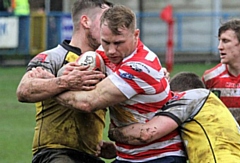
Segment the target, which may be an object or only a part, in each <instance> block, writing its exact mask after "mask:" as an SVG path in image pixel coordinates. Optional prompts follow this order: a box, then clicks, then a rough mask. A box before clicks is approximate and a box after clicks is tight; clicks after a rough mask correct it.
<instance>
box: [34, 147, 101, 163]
mask: <svg viewBox="0 0 240 163" xmlns="http://www.w3.org/2000/svg"><path fill="white" fill-rule="evenodd" d="M32 163H104V161H103V160H101V159H99V158H98V157H95V156H93V155H90V154H87V153H84V152H79V151H76V150H71V149H42V150H40V151H38V152H37V153H36V154H35V155H34V156H33V160H32Z"/></svg>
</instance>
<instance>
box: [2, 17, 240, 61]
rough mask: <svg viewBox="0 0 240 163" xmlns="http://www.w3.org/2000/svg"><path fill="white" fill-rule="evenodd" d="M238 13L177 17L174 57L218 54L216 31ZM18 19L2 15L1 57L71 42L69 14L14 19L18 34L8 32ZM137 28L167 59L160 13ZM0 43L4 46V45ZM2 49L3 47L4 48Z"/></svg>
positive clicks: (175, 19) (39, 50)
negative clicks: (14, 37)
mask: <svg viewBox="0 0 240 163" xmlns="http://www.w3.org/2000/svg"><path fill="white" fill-rule="evenodd" d="M239 16H240V12H239V13H221V14H218V15H216V14H214V13H206V12H199V13H174V22H175V24H174V53H175V54H176V55H182V54H191V55H194V54H207V55H212V54H214V53H216V51H217V47H216V46H217V44H216V42H217V40H218V38H217V30H218V25H219V24H220V22H221V21H224V20H227V19H229V18H233V17H239ZM12 17H15V16H13V15H10V14H8V13H4V12H0V56H1V55H35V54H37V53H39V52H41V51H43V50H46V49H49V48H52V47H54V46H56V45H57V44H58V43H60V42H62V40H64V39H70V38H71V34H72V24H71V23H72V22H71V16H70V14H69V13H59V12H52V13H49V14H48V15H45V14H31V15H30V16H20V17H15V18H16V19H17V20H18V21H16V23H18V29H17V30H18V31H11V28H8V26H9V21H6V19H8V18H12ZM137 18H138V27H139V28H140V30H141V35H140V36H141V39H142V41H143V42H144V43H145V44H146V45H147V46H148V47H149V48H150V49H152V50H153V51H154V52H156V53H157V54H159V55H160V56H161V55H164V54H165V50H166V40H167V37H168V36H167V30H168V29H167V25H166V24H165V22H163V21H162V20H160V18H159V13H146V12H145V13H138V14H137ZM13 32H15V33H17V35H18V36H17V45H15V46H12V47H11V46H10V47H8V46H6V43H7V42H11V41H13V38H11V34H12V33H13ZM1 42H2V43H3V42H4V43H5V44H4V45H2V44H1ZM1 45H2V46H1Z"/></svg>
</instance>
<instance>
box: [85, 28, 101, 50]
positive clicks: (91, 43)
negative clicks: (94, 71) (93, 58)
mask: <svg viewBox="0 0 240 163" xmlns="http://www.w3.org/2000/svg"><path fill="white" fill-rule="evenodd" d="M87 39H88V44H89V46H90V47H91V48H92V49H93V50H94V51H95V50H97V48H98V47H99V46H100V43H99V41H98V40H97V39H96V38H94V37H93V35H92V33H91V32H89V33H88V35H87Z"/></svg>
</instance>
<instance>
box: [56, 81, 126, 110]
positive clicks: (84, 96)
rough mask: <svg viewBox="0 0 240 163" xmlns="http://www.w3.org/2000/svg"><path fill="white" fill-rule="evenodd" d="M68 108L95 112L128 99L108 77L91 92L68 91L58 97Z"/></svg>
mask: <svg viewBox="0 0 240 163" xmlns="http://www.w3.org/2000/svg"><path fill="white" fill-rule="evenodd" d="M56 99H57V100H58V102H59V103H60V104H62V105H64V106H66V107H68V108H73V109H79V110H82V111H84V112H93V111H96V110H99V109H103V108H106V107H108V106H112V105H115V104H118V103H120V102H123V101H126V100H127V97H126V96H125V95H124V94H123V93H122V92H121V91H120V90H119V89H118V88H117V87H116V86H115V85H114V84H113V83H112V81H111V80H110V79H109V78H108V77H107V78H105V79H103V80H102V81H101V82H99V83H98V84H97V85H96V88H95V89H94V90H91V91H67V92H64V93H62V94H60V95H58V96H57V97H56Z"/></svg>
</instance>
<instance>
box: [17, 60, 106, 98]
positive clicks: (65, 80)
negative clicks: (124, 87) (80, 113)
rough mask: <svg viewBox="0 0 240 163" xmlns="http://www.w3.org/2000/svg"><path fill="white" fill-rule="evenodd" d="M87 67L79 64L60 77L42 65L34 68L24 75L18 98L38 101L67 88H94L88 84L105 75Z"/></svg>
mask: <svg viewBox="0 0 240 163" xmlns="http://www.w3.org/2000/svg"><path fill="white" fill-rule="evenodd" d="M71 64H74V63H71ZM70 67H71V66H70ZM73 67H74V66H73ZM86 68H87V67H86V66H79V67H74V68H72V70H69V69H68V71H69V72H68V73H67V74H65V75H62V76H60V77H55V76H54V75H53V74H51V73H50V72H48V71H46V70H44V69H43V68H41V67H37V68H33V69H32V70H30V71H28V72H26V73H25V74H24V76H23V77H22V79H21V81H20V83H19V85H18V88H17V92H16V94H17V98H18V100H19V101H20V102H38V101H42V100H45V99H48V98H51V97H54V96H55V95H57V94H59V93H61V92H63V91H66V90H73V89H78V90H83V89H93V88H92V87H91V86H88V85H92V84H96V83H97V82H98V81H99V79H102V78H103V77H105V75H103V74H101V73H100V72H96V71H84V70H86Z"/></svg>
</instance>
